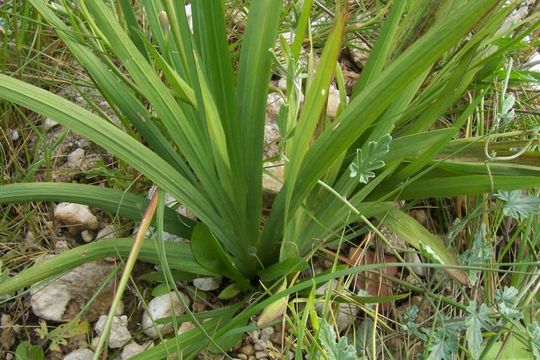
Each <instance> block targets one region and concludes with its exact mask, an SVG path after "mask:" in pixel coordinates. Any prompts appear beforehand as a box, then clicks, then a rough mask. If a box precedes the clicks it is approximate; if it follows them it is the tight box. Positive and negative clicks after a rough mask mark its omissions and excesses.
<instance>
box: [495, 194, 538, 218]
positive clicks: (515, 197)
mask: <svg viewBox="0 0 540 360" xmlns="http://www.w3.org/2000/svg"><path fill="white" fill-rule="evenodd" d="M495 196H496V197H497V198H499V199H501V200H502V201H504V206H503V212H504V215H506V216H510V217H511V218H514V219H516V220H523V219H525V218H527V217H528V216H529V215H533V214H538V213H539V212H540V199H539V198H538V197H536V196H532V195H523V192H522V191H521V190H514V191H499V192H497V193H496V194H495Z"/></svg>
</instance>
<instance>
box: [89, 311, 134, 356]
mask: <svg viewBox="0 0 540 360" xmlns="http://www.w3.org/2000/svg"><path fill="white" fill-rule="evenodd" d="M106 322H107V315H102V316H100V317H99V320H98V321H97V323H96V325H95V326H94V330H95V331H96V333H97V334H98V335H99V336H101V334H102V333H103V329H104V327H105V323H106ZM127 326H128V318H127V316H125V315H122V316H115V317H114V318H113V322H112V326H111V333H110V335H109V347H110V348H111V349H117V348H121V347H122V346H124V344H125V343H126V342H128V341H129V340H130V339H131V334H130V332H129V330H128V328H127Z"/></svg>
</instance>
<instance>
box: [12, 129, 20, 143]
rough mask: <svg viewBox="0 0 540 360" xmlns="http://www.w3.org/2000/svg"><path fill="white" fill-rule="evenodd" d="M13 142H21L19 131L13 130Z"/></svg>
mask: <svg viewBox="0 0 540 360" xmlns="http://www.w3.org/2000/svg"><path fill="white" fill-rule="evenodd" d="M11 140H12V141H17V140H19V132H18V131H17V130H12V131H11Z"/></svg>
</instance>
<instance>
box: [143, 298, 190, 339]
mask: <svg viewBox="0 0 540 360" xmlns="http://www.w3.org/2000/svg"><path fill="white" fill-rule="evenodd" d="M180 296H181V297H182V299H183V300H184V302H185V303H186V304H187V305H188V306H189V305H190V304H191V300H190V299H189V297H188V296H187V295H185V294H183V293H180ZM183 313H184V305H183V304H182V302H181V301H180V299H178V297H177V295H176V293H175V292H170V293H167V294H164V295H161V296H158V297H155V298H153V299H152V300H151V301H150V303H148V309H147V310H146V311H145V312H144V314H143V317H142V326H143V331H144V333H145V334H146V335H148V336H150V337H151V338H156V337H158V336H159V334H162V335H167V334H170V333H171V332H172V331H173V324H172V323H168V324H154V321H156V320H159V319H163V318H168V317H171V316H172V315H173V314H176V315H177V316H178V315H182V314H183Z"/></svg>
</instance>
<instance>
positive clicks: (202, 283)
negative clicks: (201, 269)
mask: <svg viewBox="0 0 540 360" xmlns="http://www.w3.org/2000/svg"><path fill="white" fill-rule="evenodd" d="M222 280H223V278H222V277H221V276H212V277H202V278H198V279H193V286H195V287H196V288H197V289H199V290H201V291H213V290H216V289H219V286H220V285H221V281H222Z"/></svg>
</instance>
